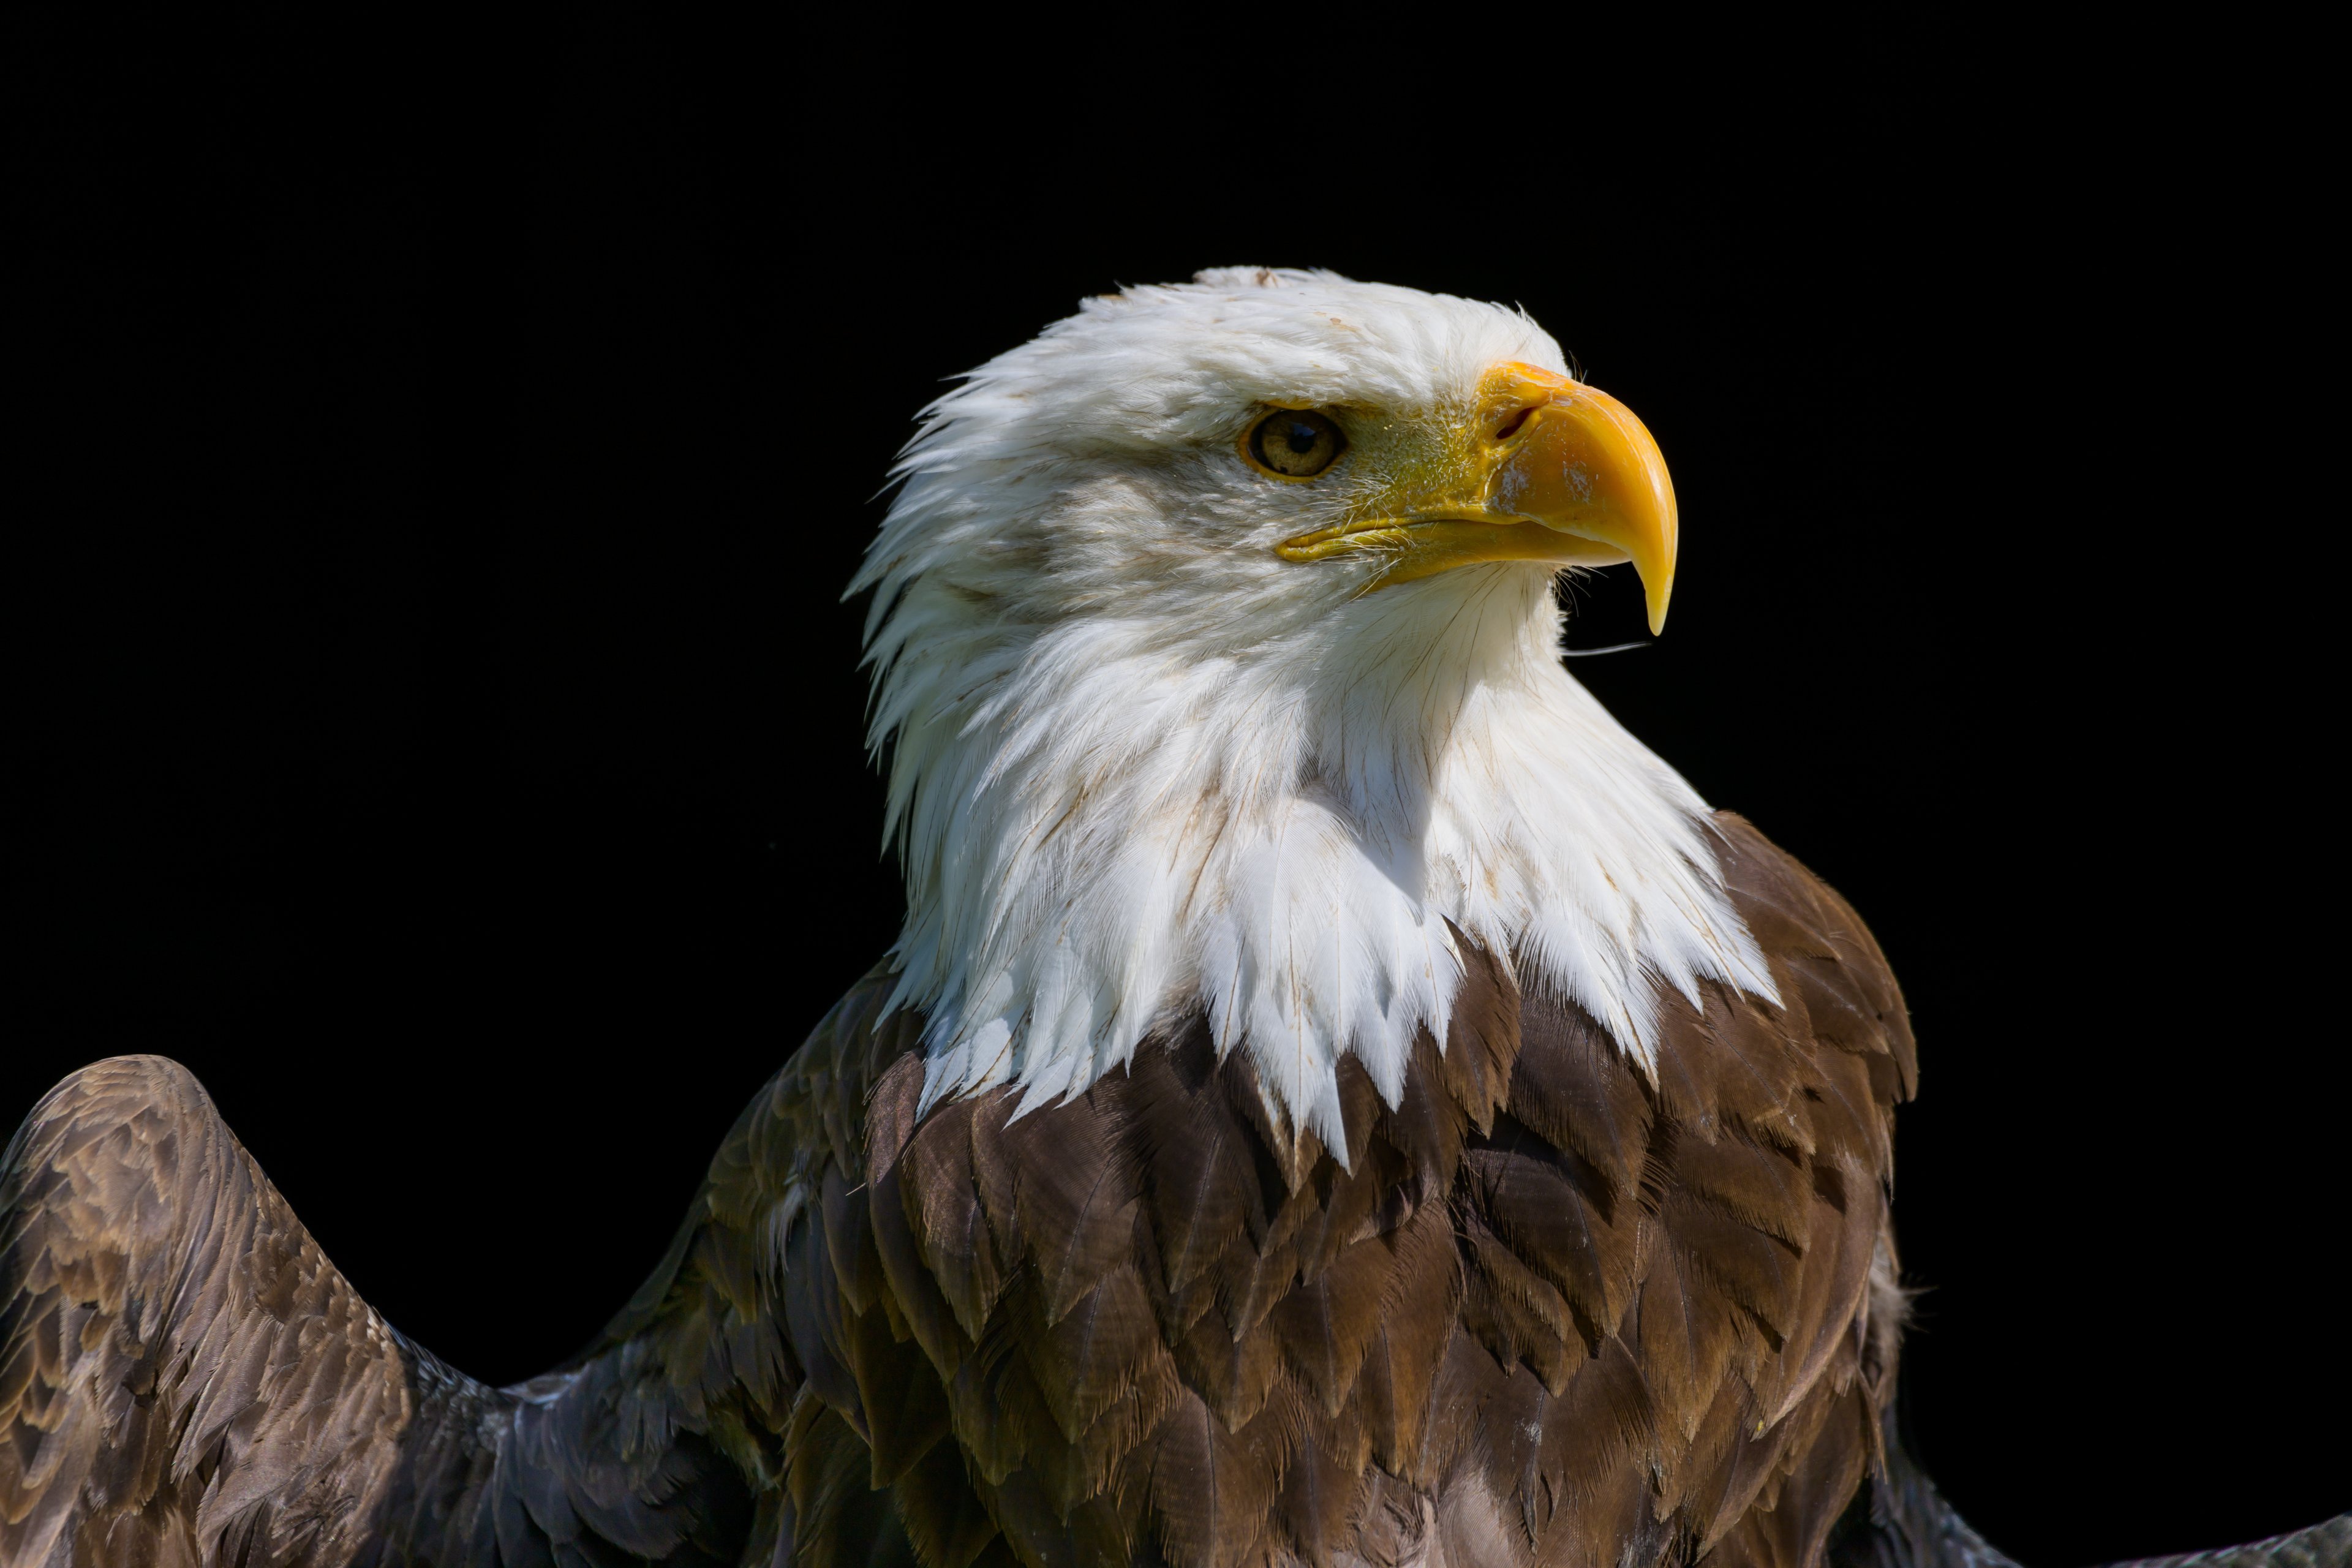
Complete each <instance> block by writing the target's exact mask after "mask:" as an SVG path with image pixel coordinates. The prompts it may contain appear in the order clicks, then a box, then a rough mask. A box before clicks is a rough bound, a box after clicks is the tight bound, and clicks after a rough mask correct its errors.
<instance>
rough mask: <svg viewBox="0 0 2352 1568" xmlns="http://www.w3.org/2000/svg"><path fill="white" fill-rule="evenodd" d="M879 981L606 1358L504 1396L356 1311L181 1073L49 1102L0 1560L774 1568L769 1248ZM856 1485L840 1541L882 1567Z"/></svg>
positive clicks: (18, 1301) (38, 1565) (725, 1170)
mask: <svg viewBox="0 0 2352 1568" xmlns="http://www.w3.org/2000/svg"><path fill="white" fill-rule="evenodd" d="M879 984H880V983H879V982H878V981H877V982H876V983H873V984H866V985H862V986H860V987H859V988H858V989H856V990H855V991H853V992H852V993H851V994H850V996H849V997H848V998H846V999H845V1001H844V1002H843V1003H842V1005H840V1006H839V1007H837V1008H836V1009H835V1014H834V1016H833V1017H831V1018H830V1019H828V1020H827V1022H826V1024H825V1025H824V1026H821V1027H820V1028H819V1029H818V1031H817V1033H816V1034H815V1036H814V1037H813V1038H812V1039H811V1041H810V1042H809V1045H808V1047H807V1048H806V1050H805V1052H804V1053H803V1056H801V1057H799V1058H795V1059H794V1061H793V1064H792V1065H790V1066H788V1067H787V1068H786V1069H785V1071H784V1072H782V1074H780V1075H779V1076H778V1078H777V1079H775V1080H774V1081H773V1082H772V1083H771V1084H770V1085H769V1086H768V1087H767V1088H766V1089H763V1090H762V1091H761V1095H760V1096H759V1097H758V1098H757V1099H756V1100H754V1101H753V1103H752V1105H751V1108H750V1109H749V1110H746V1111H745V1112H744V1114H743V1116H742V1118H741V1119H740V1121H738V1123H737V1125H736V1127H735V1129H734V1131H733V1132H732V1133H730V1136H729V1138H728V1139H727V1141H726V1142H725V1143H724V1144H722V1145H721V1147H720V1149H719V1153H718V1155H717V1157H716V1158H715V1159H714V1160H713V1162H712V1164H711V1171H710V1176H709V1180H708V1181H707V1182H706V1184H705V1185H704V1189H703V1191H702V1193H701V1194H699V1195H698V1198H697V1199H696V1201H695V1205H694V1206H693V1209H692V1211H691V1212H690V1214H689V1215H688V1220H687V1223H686V1225H685V1226H684V1227H683V1229H682V1230H681V1231H680V1233H679V1236H678V1238H677V1243H676V1244H675V1245H674V1246H673V1247H672V1248H671V1251H670V1254H669V1256H668V1258H667V1259H666V1260H665V1261H664V1263H663V1265H662V1267H661V1268H660V1269H659V1270H657V1271H656V1275H655V1277H654V1279H652V1280H650V1281H649V1282H648V1283H647V1285H646V1289H644V1290H643V1291H641V1292H640V1293H639V1295H638V1298H637V1299H636V1300H635V1301H633V1302H632V1303H631V1304H630V1306H629V1307H628V1308H627V1309H626V1310H624V1311H623V1313H622V1314H621V1315H620V1317H619V1318H618V1319H616V1320H615V1321H614V1324H613V1325H612V1327H611V1328H610V1329H609V1330H608V1331H607V1333H606V1334H605V1336H604V1339H603V1340H602V1341H601V1342H599V1343H598V1344H597V1345H596V1346H595V1347H593V1349H592V1350H591V1352H589V1353H587V1354H585V1355H583V1356H582V1357H581V1358H579V1359H578V1360H577V1361H575V1362H574V1363H571V1364H570V1365H568V1366H566V1367H564V1368H562V1369H561V1370H560V1371H558V1372H556V1373H550V1374H548V1375H547V1376H545V1377H541V1378H539V1379H535V1380H533V1381H532V1382H531V1383H530V1384H523V1385H520V1386H519V1387H517V1388H512V1389H492V1388H487V1387H485V1386H483V1385H482V1384H478V1383H476V1382H474V1381H473V1380H472V1379H470V1378H467V1377H465V1376H464V1375H462V1374H461V1373H456V1372H454V1371H452V1370H450V1369H449V1368H447V1367H446V1366H444V1365H442V1364H441V1363H439V1362H438V1361H436V1359H435V1358H434V1357H433V1356H432V1355H430V1354H429V1353H428V1352H425V1351H423V1350H421V1349H419V1348H418V1347H416V1346H415V1345H412V1344H410V1343H409V1342H407V1341H405V1340H404V1339H403V1338H402V1337H401V1336H400V1335H399V1334H398V1333H396V1332H395V1331H393V1330H392V1329H391V1328H390V1327H389V1326H388V1325H386V1324H385V1323H384V1322H383V1320H382V1319H381V1318H379V1317H378V1316H377V1315H376V1314H375V1313H374V1312H373V1311H372V1310H370V1309H369V1308H368V1306H367V1304H366V1303H365V1302H364V1301H362V1300H360V1298H359V1296H358V1294H357V1293H356V1292H355V1291H353V1290H352V1288H351V1286H350V1285H349V1283H348V1282H346V1281H345V1280H344V1279H343V1278H342V1277H341V1275H340V1274H339V1273H337V1272H336V1270H335V1269H334V1268H333V1266H332V1265H331V1264H330V1263H329V1262H328V1261H327V1259H326V1258H325V1256H324V1255H323V1254H322V1253H321V1252H320V1249H319V1247H318V1245H317V1243H316V1242H315V1241H313V1240H312V1239H311V1237H310V1234H309V1233H308V1232H307V1231H306V1230H304V1229H303V1227H302V1226H301V1225H300V1223H299V1221H298V1220H296V1218H295V1217H294V1215H293V1213H292V1211H291V1210H290V1209H289V1206H288V1205H287V1204H286V1202H285V1200H284V1199H283V1198H282V1197H280V1196H279V1194H278V1192H277V1191H276V1189H275V1188H273V1187H272V1186H271V1185H270V1184H269V1183H268V1181H267V1180H266V1179H264V1177H263V1176H262V1174H261V1173H260V1171H259V1169H258V1168H257V1166H256V1165H255V1164H254V1163H253V1160H252V1158H251V1157H250V1156H249V1155H248V1154H247V1152H245V1150H244V1149H243V1148H242V1147H241V1146H240V1145H239V1144H238V1143H237V1142H236V1139H235V1138H234V1137H233V1136H232V1135H231V1134H230V1133H229V1131H228V1129H227V1128H226V1126H225V1125H224V1124H223V1123H222V1121H221V1120H220V1118H219V1116H218V1114H217V1113H216V1112H215V1110H214V1108H213V1105H212V1102H211V1100H209V1098H208V1097H207V1096H206V1095H205V1092H204V1090H203V1089H202V1088H201V1087H200V1086H198V1084H197V1083H196V1081H195V1079H194V1078H192V1077H191V1076H190V1075H189V1074H188V1073H187V1072H186V1071H185V1070H184V1068H180V1067H178V1066H177V1065H175V1064H173V1063H172V1062H169V1061H165V1060H163V1058H155V1057H127V1058H119V1059H116V1060H112V1061H107V1062H101V1063H99V1064H98V1065H96V1066H94V1067H91V1068H85V1069H83V1070H82V1071H80V1072H79V1073H76V1074H74V1075H73V1076H72V1077H71V1078H69V1079H67V1080H66V1081H65V1082H64V1083H62V1084H60V1085H59V1086H58V1088H57V1089H55V1090H53V1091H52V1092H51V1093H50V1094H49V1095H48V1096H47V1098H46V1099H44V1100H42V1101H41V1103H40V1104H39V1105H38V1106H37V1107H36V1108H35V1109H34V1110H33V1112H32V1114H31V1115H30V1116H29V1117H27V1118H26V1121H25V1124H24V1126H23V1128H22V1129H21V1130H20V1131H18V1133H17V1135H16V1139H15V1140H14V1142H11V1143H10V1145H9V1147H8V1152H7V1155H6V1160H5V1165H0V1563H6V1564H8V1568H62V1565H64V1564H69V1563H70V1564H91V1565H100V1564H102V1565H104V1568H126V1565H129V1568H144V1565H147V1564H159V1565H160V1564H183V1563H185V1564H194V1563H206V1564H211V1563H239V1564H251V1565H259V1564H265V1563H283V1564H316V1565H319V1568H327V1565H340V1564H343V1563H360V1564H373V1563H410V1562H426V1563H439V1564H444V1565H445V1568H453V1565H456V1564H485V1565H487V1564H490V1563H499V1564H502V1565H503V1568H535V1565H542V1564H543V1565H547V1568H555V1565H557V1564H562V1565H566V1568H570V1565H575V1564H577V1565H586V1564H605V1563H623V1562H636V1561H651V1562H662V1563H677V1564H691V1563H710V1564H718V1563H736V1562H739V1561H742V1562H762V1563H764V1562H767V1561H770V1560H771V1559H776V1560H790V1558H791V1554H792V1542H793V1537H794V1534H795V1530H794V1525H793V1513H792V1504H791V1500H790V1496H789V1494H788V1493H787V1492H786V1490H785V1489H783V1487H782V1471H783V1467H784V1448H785V1438H786V1435H787V1432H788V1430H789V1429H790V1427H791V1426H792V1423H793V1419H794V1411H795V1399H796V1397H797V1396H798V1395H799V1394H800V1393H801V1392H802V1390H803V1385H804V1384H805V1382H806V1374H805V1373H804V1372H803V1363H801V1362H800V1361H799V1360H798V1359H797V1358H796V1357H795V1355H794V1353H793V1350H792V1349H791V1348H790V1346H789V1344H788V1333H787V1329H786V1324H787V1321H791V1320H794V1319H800V1320H805V1319H807V1318H808V1316H809V1304H810V1302H811V1301H812V1300H820V1299H821V1298H819V1297H818V1296H816V1295H814V1294H812V1293H811V1292H809V1291H806V1290H803V1291H801V1292H800V1293H799V1295H798V1296H797V1297H793V1295H792V1292H791V1290H790V1289H789V1287H790V1284H791V1278H792V1277H791V1270H790V1268H780V1267H779V1263H780V1259H779V1258H778V1256H777V1253H776V1249H775V1247H776V1243H778V1242H780V1241H781V1240H782V1238H783V1237H785V1235H786V1234H787V1233H788V1232H793V1220H794V1218H795V1216H796V1215H799V1214H801V1213H802V1212H803V1211H805V1210H806V1209H807V1208H808V1207H809V1206H810V1205H814V1204H817V1203H819V1202H820V1201H821V1200H822V1198H823V1195H824V1194H825V1193H827V1192H828V1191H830V1192H833V1193H835V1194H838V1192H839V1190H840V1188H841V1186H842V1184H841V1183H840V1182H839V1181H838V1180H837V1179H832V1178H833V1177H835V1176H837V1173H839V1172H841V1171H844V1170H847V1171H851V1172H855V1171H856V1170H858V1169H859V1168H860V1139H861V1137H862V1127H861V1115H862V1102H863V1099H864V1095H865V1088H866V1079H864V1078H861V1076H860V1075H861V1074H864V1073H866V1062H867V1060H868V1059H869V1058H872V1057H874V1056H875V1055H876V1054H877V1053H879V1054H880V1055H881V1056H882V1057H883V1058H885V1059H887V1057H888V1056H889V1055H891V1054H893V1053H895V1052H896V1051H897V1050H898V1049H899V1048H900V1032H901V1031H899V1030H894V1029H892V1028H888V1027H885V1028H882V1029H879V1030H877V1029H875V1028H872V1027H870V1024H871V1020H872V1014H873V1012H874V1010H875V1007H874V1004H875V1001H876V999H877V995H878V994H879V990H878V987H879ZM828 1180H831V1185H830V1187H828V1185H827V1183H828ZM796 1234H799V1235H800V1236H801V1237H802V1238H803V1239H802V1240H801V1242H800V1243H799V1245H800V1246H801V1247H803V1251H805V1247H806V1236H807V1234H808V1233H807V1231H806V1228H805V1227H802V1229H801V1231H799V1232H798V1233H796ZM811 1267H815V1268H816V1269H817V1277H819V1278H822V1279H825V1280H826V1281H828V1282H829V1281H830V1280H831V1278H832V1276H831V1274H830V1272H829V1271H828V1270H824V1268H822V1266H821V1265H816V1266H811ZM825 1310H830V1309H819V1311H820V1313H822V1312H823V1311H825ZM836 1315H837V1314H836ZM830 1365H831V1363H826V1362H824V1361H822V1360H820V1365H819V1370H820V1371H829V1369H830ZM814 1408H815V1407H814V1406H811V1410H810V1413H811V1414H812V1415H813V1414H814ZM860 1482H861V1484H860V1485H859V1487H858V1488H857V1496H858V1500H859V1501H858V1503H857V1504H856V1505H855V1506H853V1507H852V1509H851V1512H852V1513H853V1514H856V1521H855V1522H856V1525H857V1526H858V1528H859V1529H861V1531H862V1532H863V1534H864V1536H865V1537H866V1538H868V1539H869V1540H871V1539H873V1538H877V1537H878V1538H879V1539H881V1540H882V1541H883V1542H886V1543H887V1542H889V1541H890V1540H893V1539H899V1540H901V1542H902V1540H903V1538H902V1537H899V1536H898V1532H897V1529H896V1526H895V1525H894V1524H892V1523H891V1522H890V1521H889V1520H888V1518H887V1506H885V1504H886V1503H887V1500H883V1502H878V1503H872V1504H867V1503H866V1502H865V1500H866V1498H867V1497H868V1493H867V1489H866V1488H865V1487H864V1486H863V1484H862V1482H863V1477H862V1476H861V1477H860ZM859 1508H862V1509H863V1512H862V1513H861V1512H859V1511H858V1510H859ZM899 1555H900V1557H901V1558H902V1559H903V1557H904V1548H903V1544H901V1546H900V1547H899ZM890 1560H891V1559H890V1556H889V1553H888V1551H887V1549H886V1550H883V1551H881V1552H879V1553H878V1554H877V1555H876V1556H875V1557H874V1558H873V1561H875V1562H877V1563H885V1562H888V1561H890Z"/></svg>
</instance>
